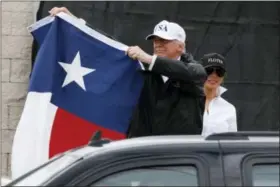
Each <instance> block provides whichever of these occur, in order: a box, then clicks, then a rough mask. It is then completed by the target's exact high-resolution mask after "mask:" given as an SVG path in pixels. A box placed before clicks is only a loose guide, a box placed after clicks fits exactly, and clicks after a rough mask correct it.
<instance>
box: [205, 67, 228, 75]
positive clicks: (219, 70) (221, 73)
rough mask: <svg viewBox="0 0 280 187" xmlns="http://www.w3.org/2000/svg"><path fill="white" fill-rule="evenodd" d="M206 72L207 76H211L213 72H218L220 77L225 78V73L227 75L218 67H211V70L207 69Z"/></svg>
mask: <svg viewBox="0 0 280 187" xmlns="http://www.w3.org/2000/svg"><path fill="white" fill-rule="evenodd" d="M205 70H206V73H207V75H211V74H212V73H213V72H216V74H217V75H218V76H219V77H223V76H225V73H226V71H225V70H224V69H222V68H217V67H209V68H206V69H205Z"/></svg>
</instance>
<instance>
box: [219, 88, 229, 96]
mask: <svg viewBox="0 0 280 187" xmlns="http://www.w3.org/2000/svg"><path fill="white" fill-rule="evenodd" d="M226 91H227V89H226V88H225V87H223V86H220V87H219V88H218V89H217V97H221V95H222V94H223V93H225V92H226Z"/></svg>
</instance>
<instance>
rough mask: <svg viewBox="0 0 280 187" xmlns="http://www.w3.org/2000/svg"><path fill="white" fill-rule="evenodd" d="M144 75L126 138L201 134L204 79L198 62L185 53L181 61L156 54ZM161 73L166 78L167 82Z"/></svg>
mask: <svg viewBox="0 0 280 187" xmlns="http://www.w3.org/2000/svg"><path fill="white" fill-rule="evenodd" d="M146 69H148V68H146ZM143 75H144V77H145V82H144V87H143V89H142V93H141V95H140V98H139V102H138V103H139V104H138V105H137V107H136V109H135V111H134V114H133V116H132V119H131V124H130V128H129V130H128V132H127V137H128V138H132V137H140V136H149V135H180V134H181V135H187V134H201V130H202V122H203V112H204V104H205V97H204V92H203V83H204V81H205V79H206V73H205V70H204V68H203V67H202V66H201V64H199V63H197V62H196V61H194V60H193V58H192V56H191V55H190V54H188V53H186V54H184V55H182V56H181V59H180V61H178V60H170V59H167V58H162V57H157V58H156V60H155V64H154V66H153V68H152V70H151V71H149V70H145V71H143ZM161 75H164V76H167V77H168V78H169V79H168V81H167V82H166V83H164V82H163V79H162V76H161Z"/></svg>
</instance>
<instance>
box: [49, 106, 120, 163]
mask: <svg viewBox="0 0 280 187" xmlns="http://www.w3.org/2000/svg"><path fill="white" fill-rule="evenodd" d="M98 130H100V131H101V132H102V137H104V138H110V139H112V140H119V139H124V138H125V135H124V134H121V133H118V132H115V131H112V130H109V129H105V128H103V127H100V126H98V125H96V124H93V123H91V122H88V121H86V120H84V119H82V118H80V117H77V116H75V115H73V114H71V113H69V112H67V111H65V110H63V109H60V108H58V109H57V112H56V116H55V119H54V123H53V126H52V131H51V137H50V146H49V158H51V157H53V156H54V155H56V154H58V153H62V152H65V151H68V150H69V149H73V148H76V147H78V146H82V145H86V144H87V143H88V142H89V140H90V138H91V137H92V136H93V134H94V133H95V132H96V131H98Z"/></svg>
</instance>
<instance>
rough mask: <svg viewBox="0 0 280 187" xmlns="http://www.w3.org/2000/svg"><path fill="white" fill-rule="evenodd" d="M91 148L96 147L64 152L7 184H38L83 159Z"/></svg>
mask: <svg viewBox="0 0 280 187" xmlns="http://www.w3.org/2000/svg"><path fill="white" fill-rule="evenodd" d="M93 149H96V148H92V147H86V148H82V149H78V150H77V151H74V152H69V153H65V154H63V155H61V156H59V157H58V158H56V159H53V160H51V161H49V162H48V163H47V164H46V165H44V166H43V167H40V168H39V169H38V170H35V171H34V172H32V173H30V174H29V175H26V176H24V177H22V178H20V179H19V180H17V181H15V182H12V183H11V184H8V186H40V185H42V184H43V183H44V182H46V181H47V180H48V179H50V178H51V177H53V176H55V175H56V174H57V173H59V172H60V171H62V170H64V169H66V168H67V167H69V166H71V165H72V164H74V163H75V162H77V161H79V160H81V159H83V157H84V156H85V155H86V154H88V153H90V152H92V151H93Z"/></svg>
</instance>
